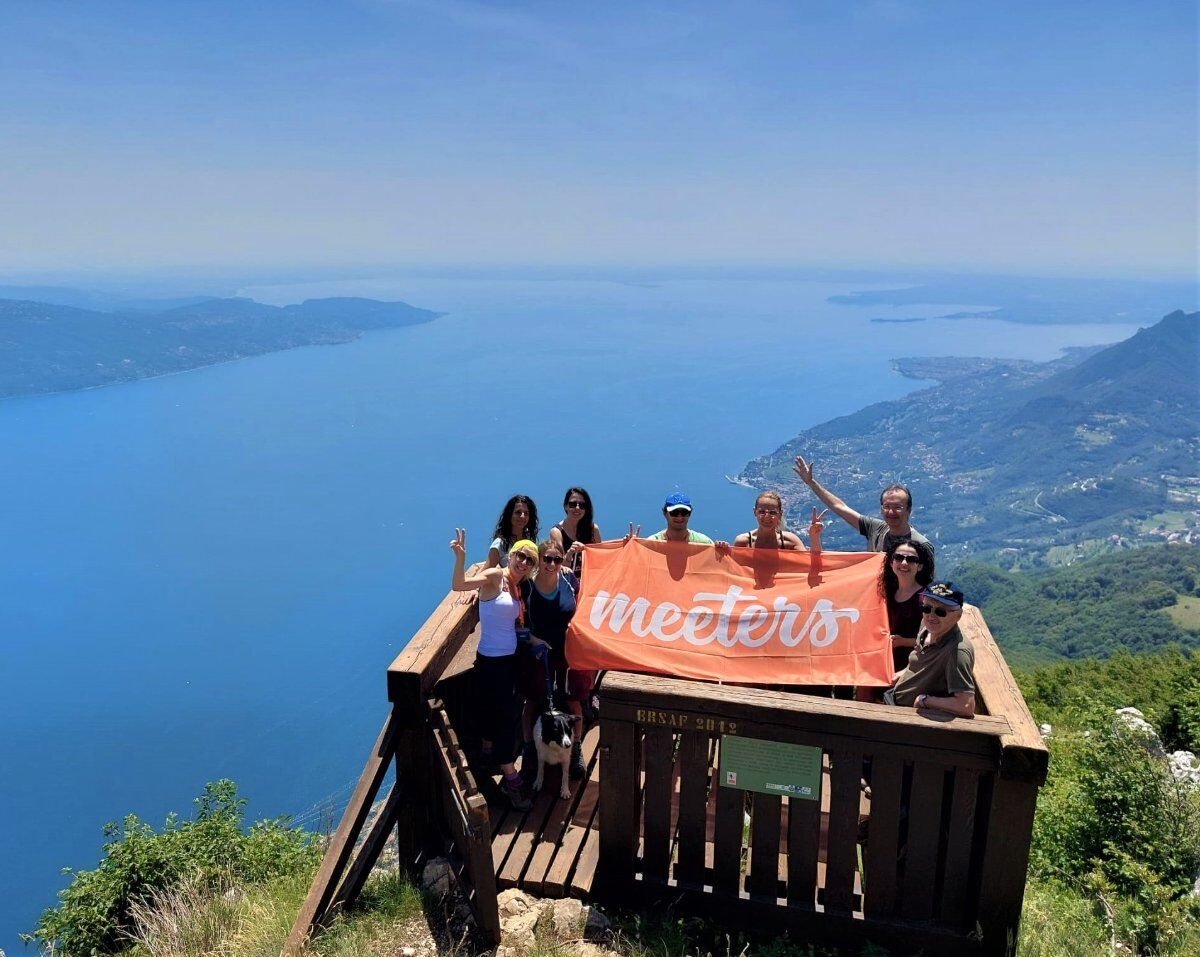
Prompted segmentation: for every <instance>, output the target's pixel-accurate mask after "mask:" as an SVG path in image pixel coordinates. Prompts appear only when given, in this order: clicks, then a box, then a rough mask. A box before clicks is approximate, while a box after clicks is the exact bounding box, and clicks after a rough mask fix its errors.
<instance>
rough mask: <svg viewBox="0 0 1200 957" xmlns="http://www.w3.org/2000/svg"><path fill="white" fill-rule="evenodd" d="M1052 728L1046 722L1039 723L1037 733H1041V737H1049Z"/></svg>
mask: <svg viewBox="0 0 1200 957" xmlns="http://www.w3.org/2000/svg"><path fill="white" fill-rule="evenodd" d="M1052 730H1053V729H1052V728H1051V727H1050V725H1048V724H1039V725H1038V733H1039V734H1041V736H1042V737H1043V738H1048V737H1050V732H1051V731H1052Z"/></svg>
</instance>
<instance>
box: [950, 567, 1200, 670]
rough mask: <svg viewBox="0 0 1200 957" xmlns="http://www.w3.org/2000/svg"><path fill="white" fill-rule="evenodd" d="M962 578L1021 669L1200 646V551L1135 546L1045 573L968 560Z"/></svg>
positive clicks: (959, 571)
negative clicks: (1077, 660) (1022, 570)
mask: <svg viewBox="0 0 1200 957" xmlns="http://www.w3.org/2000/svg"><path fill="white" fill-rule="evenodd" d="M954 579H955V581H956V583H957V584H958V585H959V587H961V588H962V590H963V592H964V594H966V596H967V599H968V601H970V602H972V603H973V604H976V605H979V606H980V608H982V609H983V614H984V617H985V618H986V619H987V623H988V626H989V627H990V628H991V630H992V634H993V635H995V636H996V640H997V642H999V644H1000V646H1001V647H1002V648H1003V649H1004V655H1005V657H1006V658H1007V659H1008V661H1009V662H1010V664H1012V665H1014V666H1031V665H1035V664H1044V663H1049V662H1054V661H1060V660H1062V659H1075V658H1091V657H1096V658H1107V657H1110V656H1111V655H1114V654H1116V653H1118V652H1121V651H1127V652H1131V653H1134V654H1139V653H1142V652H1153V651H1161V650H1163V649H1164V648H1166V647H1167V646H1168V645H1171V644H1178V645H1180V646H1182V647H1186V648H1192V647H1197V646H1200V590H1198V585H1200V549H1197V548H1196V547H1195V546H1191V545H1158V546H1152V547H1147V548H1138V549H1127V550H1124V551H1120V552H1116V553H1113V554H1110V555H1103V556H1100V557H1098V558H1092V559H1087V560H1083V561H1080V562H1076V563H1075V564H1073V565H1069V566H1067V567H1065V568H1055V569H1047V570H1045V571H1038V572H1007V571H1004V570H1002V569H999V568H996V567H994V566H992V565H985V564H982V563H980V562H964V563H963V564H962V565H960V566H959V567H958V568H957V569H956V570H955V571H954Z"/></svg>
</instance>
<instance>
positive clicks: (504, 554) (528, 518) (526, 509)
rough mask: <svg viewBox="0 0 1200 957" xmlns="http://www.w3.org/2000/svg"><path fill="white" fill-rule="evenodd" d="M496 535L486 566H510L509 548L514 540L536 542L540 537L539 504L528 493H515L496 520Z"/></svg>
mask: <svg viewBox="0 0 1200 957" xmlns="http://www.w3.org/2000/svg"><path fill="white" fill-rule="evenodd" d="M492 535H493V536H495V537H494V538H493V539H492V544H491V546H490V547H489V548H488V556H487V561H486V562H485V563H484V566H483V567H484V568H495V567H496V566H497V565H499V566H500V567H501V568H507V567H508V550H509V549H510V548H512V546H513V542H519V541H520V540H521V539H523V538H528V539H530V540H531V541H534V542H536V541H537V537H538V514H537V506H536V505H534V504H533V499H531V498H530V497H529V496H528V495H514V496H513V497H512V498H510V499H509V500H508V501H507V502H505V503H504V510H503V511H502V512H501V513H500V518H499V519H497V520H496V530H495V531H494V532H492Z"/></svg>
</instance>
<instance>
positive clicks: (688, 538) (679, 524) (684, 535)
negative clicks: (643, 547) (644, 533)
mask: <svg viewBox="0 0 1200 957" xmlns="http://www.w3.org/2000/svg"><path fill="white" fill-rule="evenodd" d="M663 517H664V518H666V520H667V527H666V528H664V529H663V530H662V531H661V532H655V533H654V534H653V535H651V536H650V541H652V542H690V543H691V544H693V545H711V544H713V540H712V539H711V538H709V537H708V536H707V535H705V534H703V533H702V532H694V531H692V530H691V529H690V528H688V520H689V519H690V518H691V517H692V500H691V499H690V498H688V497H687V496H686V495H684V494H683V493H682V492H672V493H671V494H670V495H668V496H667V500H666V501H665V502H663Z"/></svg>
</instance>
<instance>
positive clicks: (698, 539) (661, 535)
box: [648, 528, 713, 545]
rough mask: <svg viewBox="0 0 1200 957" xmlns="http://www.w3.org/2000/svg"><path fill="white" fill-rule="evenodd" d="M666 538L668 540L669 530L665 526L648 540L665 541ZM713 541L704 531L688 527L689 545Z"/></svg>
mask: <svg viewBox="0 0 1200 957" xmlns="http://www.w3.org/2000/svg"><path fill="white" fill-rule="evenodd" d="M666 540H667V530H666V529H665V528H664V529H663V530H662V531H661V532H655V533H654V534H653V535H651V536H650V538H649V539H648V541H651V542H665V541H666ZM712 543H713V540H712V539H711V538H709V537H708V536H707V535H705V534H704V533H703V532H693V531H692V530H691V529H690V528H689V529H688V544H689V545H711V544H712Z"/></svg>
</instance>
